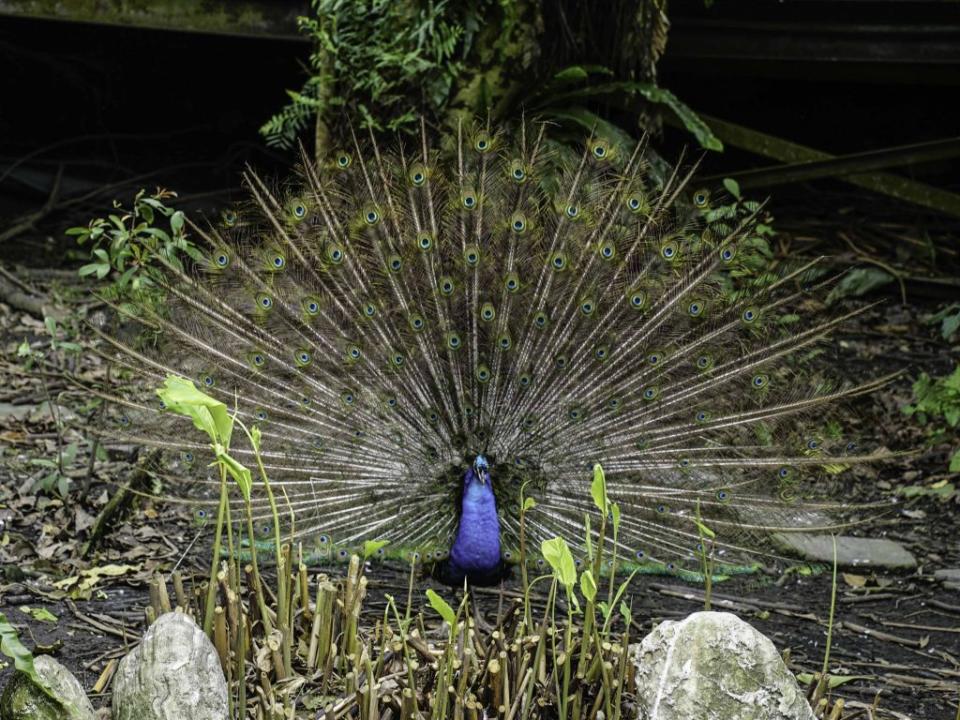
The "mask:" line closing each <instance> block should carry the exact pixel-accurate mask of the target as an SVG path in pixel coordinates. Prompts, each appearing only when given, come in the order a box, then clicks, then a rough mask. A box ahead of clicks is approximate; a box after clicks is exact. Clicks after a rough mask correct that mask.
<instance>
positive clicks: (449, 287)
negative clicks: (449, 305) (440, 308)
mask: <svg viewBox="0 0 960 720" xmlns="http://www.w3.org/2000/svg"><path fill="white" fill-rule="evenodd" d="M440 292H442V293H443V294H444V295H449V294H451V293H452V292H453V281H452V280H444V281H443V282H441V283H440Z"/></svg>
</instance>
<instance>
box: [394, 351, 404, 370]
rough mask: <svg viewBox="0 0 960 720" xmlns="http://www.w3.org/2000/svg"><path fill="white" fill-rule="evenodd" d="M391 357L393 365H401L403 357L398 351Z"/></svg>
mask: <svg viewBox="0 0 960 720" xmlns="http://www.w3.org/2000/svg"><path fill="white" fill-rule="evenodd" d="M391 359H392V360H393V365H394V367H400V366H402V365H403V362H404V357H403V355H401V354H400V353H394V355H393V357H392V358H391Z"/></svg>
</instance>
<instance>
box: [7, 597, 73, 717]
mask: <svg viewBox="0 0 960 720" xmlns="http://www.w3.org/2000/svg"><path fill="white" fill-rule="evenodd" d="M0 653H3V654H4V655H6V656H7V657H8V658H10V659H11V660H13V666H14V667H15V668H16V669H17V670H19V671H20V672H22V673H23V674H24V675H26V676H27V677H28V678H30V680H31V682H33V684H34V685H36V686H37V687H38V688H40V689H41V690H43V692H45V693H46V694H47V695H48V696H49V697H50V698H51V699H53V700H54V701H56V702H58V703H59V704H60V706H61V707H64V708H66V706H65V705H64V703H63V701H61V700H60V699H59V698H58V697H57V696H56V695H54V694H53V691H52V690H51V689H50V688H49V687H48V686H47V684H46V683H45V682H44V681H43V679H42V678H41V677H40V676H39V675H38V674H37V670H36V668H35V667H34V666H33V654H32V653H31V652H30V651H29V650H27V648H26V647H24V645H23V643H22V642H20V637H19V635H18V634H17V629H16V628H15V627H14V626H13V625H12V624H10V621H9V620H7V616H6V615H4V614H3V613H2V612H0ZM66 709H69V708H66Z"/></svg>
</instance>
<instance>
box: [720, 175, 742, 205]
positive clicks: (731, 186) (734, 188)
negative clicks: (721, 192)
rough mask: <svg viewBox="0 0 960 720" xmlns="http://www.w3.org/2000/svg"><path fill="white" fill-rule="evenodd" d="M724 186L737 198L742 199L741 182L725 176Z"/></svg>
mask: <svg viewBox="0 0 960 720" xmlns="http://www.w3.org/2000/svg"><path fill="white" fill-rule="evenodd" d="M723 186H724V187H725V188H726V189H727V192H728V193H730V194H731V195H733V196H734V197H735V198H736V199H737V200H739V199H740V197H741V196H740V183H738V182H737V181H736V180H734V179H733V178H724V179H723Z"/></svg>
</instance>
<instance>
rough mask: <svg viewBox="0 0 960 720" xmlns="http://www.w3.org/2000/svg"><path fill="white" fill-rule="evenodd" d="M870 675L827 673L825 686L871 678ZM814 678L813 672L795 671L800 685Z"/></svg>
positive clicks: (830, 686)
mask: <svg viewBox="0 0 960 720" xmlns="http://www.w3.org/2000/svg"><path fill="white" fill-rule="evenodd" d="M873 679H874V678H873V677H872V676H871V675H827V686H828V687H829V688H831V689H833V688H835V687H839V686H840V685H844V684H846V683H848V682H853V681H854V680H873ZM814 680H816V676H815V675H814V674H813V673H797V681H798V682H799V683H800V684H801V685H810V684H812V683H813V682H814Z"/></svg>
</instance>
